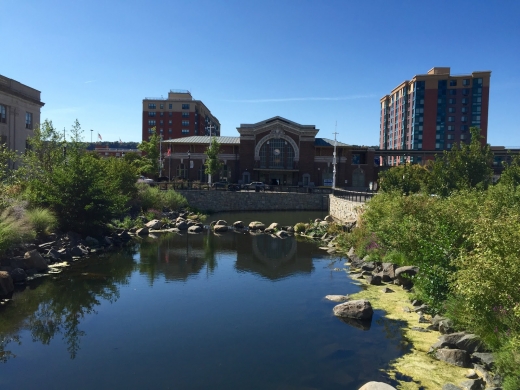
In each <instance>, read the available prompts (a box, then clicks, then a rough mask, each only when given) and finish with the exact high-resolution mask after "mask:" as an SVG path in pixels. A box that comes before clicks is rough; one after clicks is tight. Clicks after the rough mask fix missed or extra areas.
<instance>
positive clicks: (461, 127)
mask: <svg viewBox="0 0 520 390" xmlns="http://www.w3.org/2000/svg"><path fill="white" fill-rule="evenodd" d="M460 130H461V131H466V130H468V125H462V126H460Z"/></svg>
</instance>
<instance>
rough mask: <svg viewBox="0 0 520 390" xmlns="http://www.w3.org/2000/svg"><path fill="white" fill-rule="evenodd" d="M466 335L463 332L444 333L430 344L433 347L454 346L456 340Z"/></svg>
mask: <svg viewBox="0 0 520 390" xmlns="http://www.w3.org/2000/svg"><path fill="white" fill-rule="evenodd" d="M465 335H466V333H464V332H457V333H451V334H445V335H442V336H441V337H439V340H438V341H437V342H436V343H435V344H433V345H432V348H433V349H438V348H455V347H456V346H457V342H458V341H459V340H460V339H461V338H463V337H464V336H465Z"/></svg>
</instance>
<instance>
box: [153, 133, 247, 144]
mask: <svg viewBox="0 0 520 390" xmlns="http://www.w3.org/2000/svg"><path fill="white" fill-rule="evenodd" d="M212 138H215V139H216V140H217V142H218V143H219V144H223V145H230V144H236V145H238V144H240V137H210V136H209V135H195V136H191V137H183V138H175V139H168V140H164V141H163V142H164V143H175V144H209V143H210V142H211V139H212Z"/></svg>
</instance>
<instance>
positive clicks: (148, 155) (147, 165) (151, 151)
mask: <svg viewBox="0 0 520 390" xmlns="http://www.w3.org/2000/svg"><path fill="white" fill-rule="evenodd" d="M160 142H161V136H160V135H159V134H157V133H156V131H155V127H154V128H152V135H151V136H150V138H149V140H148V141H143V142H141V143H140V144H139V145H137V148H138V149H139V150H140V151H142V152H143V156H142V158H141V161H140V164H139V167H138V169H139V172H140V173H141V174H143V175H147V176H156V175H158V172H159V157H160V156H161V152H160V150H159V144H160Z"/></svg>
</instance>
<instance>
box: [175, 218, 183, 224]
mask: <svg viewBox="0 0 520 390" xmlns="http://www.w3.org/2000/svg"><path fill="white" fill-rule="evenodd" d="M175 222H176V223H179V222H186V220H185V219H184V218H182V217H177V219H176V220H175Z"/></svg>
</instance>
